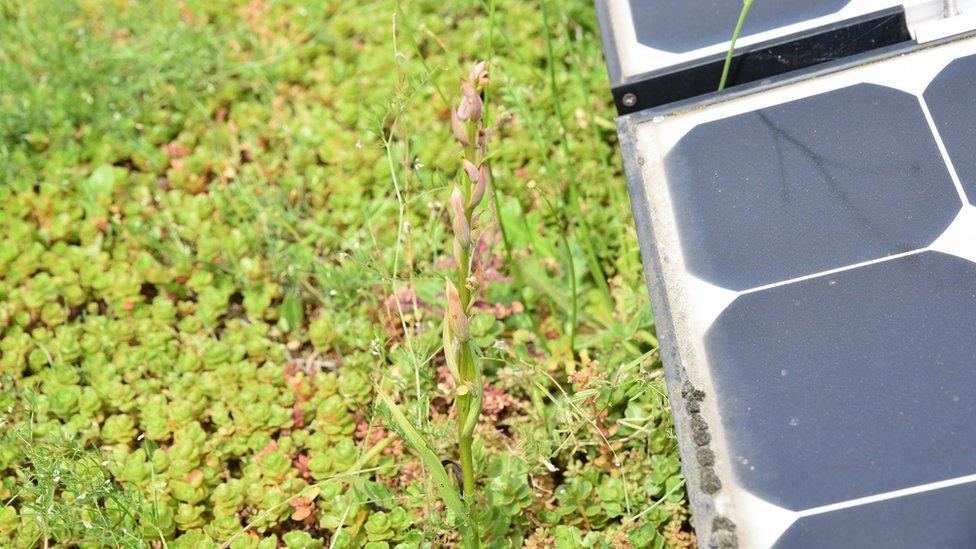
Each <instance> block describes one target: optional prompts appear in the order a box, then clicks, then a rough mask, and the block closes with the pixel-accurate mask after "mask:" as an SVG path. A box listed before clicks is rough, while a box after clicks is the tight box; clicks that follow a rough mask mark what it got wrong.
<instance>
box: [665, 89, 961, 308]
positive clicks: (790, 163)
mask: <svg viewBox="0 0 976 549" xmlns="http://www.w3.org/2000/svg"><path fill="white" fill-rule="evenodd" d="M665 165H666V173H667V179H668V188H669V190H670V193H671V198H672V202H673V204H674V211H675V215H676V217H677V220H678V229H679V235H680V237H681V247H682V250H683V251H684V254H685V260H686V262H687V264H688V269H689V270H690V271H691V272H692V273H694V274H696V275H698V276H699V277H701V278H703V279H705V280H707V281H709V282H711V283H713V284H716V285H718V286H722V287H724V288H729V289H734V290H743V289H747V288H753V287H756V286H761V285H764V284H769V283H772V282H777V281H782V280H786V279H790V278H795V277H798V276H803V275H808V274H811V273H815V272H819V271H824V270H828V269H833V268H837V267H842V266H844V265H851V264H854V263H860V262H863V261H867V260H870V259H875V258H879V257H885V256H888V255H892V254H896V253H900V252H906V251H909V250H913V249H917V248H922V247H925V246H928V245H929V244H931V243H932V241H933V240H935V238H936V237H938V236H939V235H940V234H941V233H942V231H943V230H945V228H946V227H947V226H948V225H949V223H950V222H951V221H952V220H953V218H954V217H955V216H956V214H957V213H958V211H959V208H960V206H961V204H960V202H959V197H958V193H957V192H956V190H955V187H954V185H953V182H952V180H951V179H950V177H949V172H948V171H947V169H946V165H945V161H944V159H943V157H942V155H941V154H940V152H939V150H938V147H937V145H936V142H935V139H934V137H933V136H932V133H931V131H930V130H929V126H928V124H927V122H926V120H925V117H924V115H923V113H922V110H921V107H920V106H919V102H918V98H917V97H914V96H911V95H909V94H907V93H905V92H902V91H899V90H895V89H892V88H885V87H882V86H876V85H869V84H861V85H856V86H852V87H849V88H845V89H840V90H836V91H833V92H830V93H825V94H822V95H817V96H814V97H809V98H805V99H801V100H797V101H793V102H790V103H786V104H783V105H777V106H774V107H768V108H764V109H760V110H758V111H755V112H750V113H747V114H742V115H738V116H734V117H731V118H726V119H722V120H718V121H715V122H711V123H708V124H703V125H701V126H698V127H696V128H694V129H693V130H692V131H691V132H690V133H689V134H688V135H686V136H685V137H684V138H682V139H681V141H680V142H679V143H678V144H677V146H676V147H675V148H674V149H673V150H672V151H671V152H670V154H668V156H667V158H666V160H665Z"/></svg>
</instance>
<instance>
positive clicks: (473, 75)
mask: <svg viewBox="0 0 976 549" xmlns="http://www.w3.org/2000/svg"><path fill="white" fill-rule="evenodd" d="M468 82H471V84H473V85H474V86H475V87H476V88H477V89H479V90H482V89H484V88H485V86H487V85H488V61H479V62H478V63H476V64H475V66H473V67H471V72H469V73H468Z"/></svg>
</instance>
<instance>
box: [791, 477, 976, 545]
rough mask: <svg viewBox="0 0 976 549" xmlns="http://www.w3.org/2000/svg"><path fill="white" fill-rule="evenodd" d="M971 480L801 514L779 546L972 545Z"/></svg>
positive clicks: (974, 498)
mask: <svg viewBox="0 0 976 549" xmlns="http://www.w3.org/2000/svg"><path fill="white" fill-rule="evenodd" d="M973 517H976V483H967V484H961V485H956V486H950V487H946V488H941V489H938V490H933V491H930V492H922V493H917V494H913V495H909V496H904V497H900V498H895V499H888V500H884V501H878V502H874V503H868V504H865V505H858V506H854V507H850V508H847V509H839V510H836V511H831V512H827V513H824V514H818V515H813V516H807V517H802V518H800V519H799V520H797V522H796V523H795V524H793V526H791V527H790V529H789V530H788V531H787V532H786V533H785V534H784V535H783V537H782V538H780V540H779V542H778V543H777V544H776V547H777V548H778V549H807V548H809V549H849V548H851V547H858V548H865V547H883V548H884V549H919V548H921V547H940V548H947V547H959V548H967V547H972V546H973V541H974V540H976V520H973Z"/></svg>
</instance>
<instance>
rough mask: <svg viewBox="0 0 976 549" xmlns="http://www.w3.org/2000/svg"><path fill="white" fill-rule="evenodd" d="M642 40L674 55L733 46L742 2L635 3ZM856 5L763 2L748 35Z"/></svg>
mask: <svg viewBox="0 0 976 549" xmlns="http://www.w3.org/2000/svg"><path fill="white" fill-rule="evenodd" d="M629 2H630V9H631V13H632V14H633V18H634V30H635V31H636V33H637V40H638V42H640V43H641V44H644V45H645V46H650V47H652V48H654V49H658V50H663V51H668V52H687V51H692V50H696V49H699V48H704V47H706V46H712V45H714V44H721V43H723V42H728V41H729V37H730V35H731V32H732V31H731V29H733V28H735V22H736V20H737V19H738V17H739V10H741V9H742V2H739V1H736V0H681V1H675V0H629ZM849 3H850V0H774V1H771V0H758V1H757V2H755V3H754V4H753V7H752V9H751V11H750V13H749V18H748V19H747V20H746V24H745V27H744V28H743V36H748V35H751V34H759V33H761V32H764V31H768V30H772V29H777V28H780V27H785V26H788V25H792V24H794V23H799V22H801V21H808V20H810V19H816V18H818V17H823V16H825V15H830V14H832V13H836V12H838V11H840V10H841V9H842V8H843V7H844V6H846V5H847V4H849Z"/></svg>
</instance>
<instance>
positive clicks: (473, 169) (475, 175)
mask: <svg viewBox="0 0 976 549" xmlns="http://www.w3.org/2000/svg"><path fill="white" fill-rule="evenodd" d="M461 165H462V166H463V167H464V172H465V173H467V174H468V179H470V180H471V183H472V184H474V185H477V184H478V180H479V179H480V178H481V172H479V171H478V166H475V165H474V162H471V161H470V160H468V159H467V158H465V159H464V160H462V161H461Z"/></svg>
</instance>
